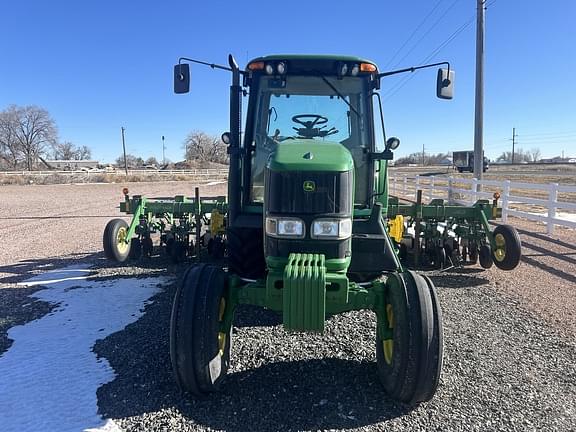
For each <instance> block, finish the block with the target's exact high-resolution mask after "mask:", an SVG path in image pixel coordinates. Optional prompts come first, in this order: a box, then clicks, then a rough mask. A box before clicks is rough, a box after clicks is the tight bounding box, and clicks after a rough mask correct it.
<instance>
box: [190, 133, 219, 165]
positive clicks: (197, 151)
mask: <svg viewBox="0 0 576 432" xmlns="http://www.w3.org/2000/svg"><path fill="white" fill-rule="evenodd" d="M184 150H185V157H186V160H198V161H200V162H217V163H227V162H228V154H227V148H226V144H224V143H223V142H222V140H221V139H220V138H219V137H215V136H211V135H208V134H206V133H205V132H201V131H192V132H190V133H189V134H188V136H187V137H186V140H185V141H184Z"/></svg>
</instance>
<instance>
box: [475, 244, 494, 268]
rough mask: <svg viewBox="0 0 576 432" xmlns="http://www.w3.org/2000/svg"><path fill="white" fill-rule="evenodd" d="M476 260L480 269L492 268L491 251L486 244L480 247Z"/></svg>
mask: <svg viewBox="0 0 576 432" xmlns="http://www.w3.org/2000/svg"><path fill="white" fill-rule="evenodd" d="M478 258H479V259H480V267H482V268H485V269H489V268H490V267H492V264H494V259H493V258H492V250H491V249H490V246H489V245H487V244H484V245H482V246H480V250H479V252H478Z"/></svg>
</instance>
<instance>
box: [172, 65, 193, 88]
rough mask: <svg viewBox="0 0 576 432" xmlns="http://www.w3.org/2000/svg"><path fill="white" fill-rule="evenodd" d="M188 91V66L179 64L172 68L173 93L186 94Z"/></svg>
mask: <svg viewBox="0 0 576 432" xmlns="http://www.w3.org/2000/svg"><path fill="white" fill-rule="evenodd" d="M189 91H190V65H189V64H187V63H180V64H177V65H176V66H174V93H177V94H181V93H188V92H189Z"/></svg>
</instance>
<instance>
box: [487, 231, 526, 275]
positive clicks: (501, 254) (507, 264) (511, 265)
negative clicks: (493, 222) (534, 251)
mask: <svg viewBox="0 0 576 432" xmlns="http://www.w3.org/2000/svg"><path fill="white" fill-rule="evenodd" d="M492 235H493V236H494V243H495V246H496V247H495V248H494V249H493V250H492V257H493V258H494V264H496V267H498V268H499V269H501V270H513V269H515V268H516V266H517V265H518V263H520V258H522V242H521V241H520V236H519V235H518V232H517V231H516V229H515V228H514V227H511V226H510V225H498V226H497V227H496V228H495V229H494V232H493V233H492Z"/></svg>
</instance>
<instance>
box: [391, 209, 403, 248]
mask: <svg viewBox="0 0 576 432" xmlns="http://www.w3.org/2000/svg"><path fill="white" fill-rule="evenodd" d="M388 232H389V233H390V237H392V238H393V239H394V240H395V241H396V243H400V242H401V241H402V237H403V236H404V216H402V215H397V216H396V217H395V218H394V219H391V220H389V221H388Z"/></svg>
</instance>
